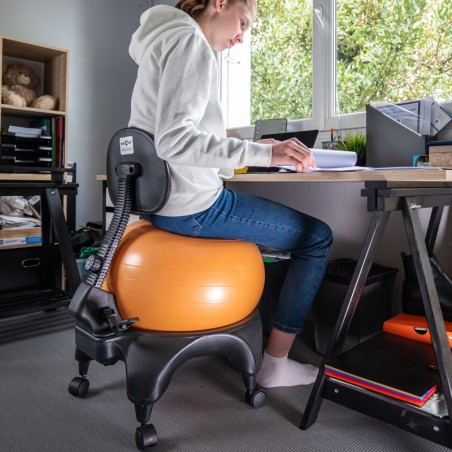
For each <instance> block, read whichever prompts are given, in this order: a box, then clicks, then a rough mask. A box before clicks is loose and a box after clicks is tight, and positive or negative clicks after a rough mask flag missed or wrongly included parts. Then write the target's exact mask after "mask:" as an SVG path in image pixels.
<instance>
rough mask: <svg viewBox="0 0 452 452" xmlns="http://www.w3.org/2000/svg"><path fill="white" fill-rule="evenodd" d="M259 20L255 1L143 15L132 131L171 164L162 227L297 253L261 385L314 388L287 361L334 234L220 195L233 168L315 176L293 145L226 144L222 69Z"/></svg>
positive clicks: (275, 209)
mask: <svg viewBox="0 0 452 452" xmlns="http://www.w3.org/2000/svg"><path fill="white" fill-rule="evenodd" d="M255 16H256V3H255V0H181V1H180V2H179V3H178V4H177V5H176V7H175V8H174V7H170V6H164V5H160V6H155V7H152V8H150V9H148V10H147V11H146V12H145V13H143V15H142V16H141V20H140V27H139V28H138V29H137V31H136V32H135V33H134V34H133V36H132V41H131V44H130V48H129V51H130V55H131V56H132V58H133V59H134V60H135V62H136V63H137V64H138V66H139V68H138V75H137V80H136V83H135V87H134V91H133V95H132V102H131V117H130V122H129V126H131V127H137V128H140V129H143V130H146V131H147V132H149V133H151V134H152V135H153V136H154V139H155V144H156V150H157V153H158V155H159V156H160V157H161V158H162V159H164V160H166V161H167V162H168V163H169V166H170V169H171V178H172V191H171V195H170V197H169V200H168V203H167V204H166V205H165V206H164V207H163V209H162V210H161V211H159V212H158V214H154V215H150V216H148V218H147V219H148V220H149V221H151V222H152V223H153V224H154V225H155V226H156V227H159V228H161V229H165V230H167V231H170V232H174V233H177V234H182V235H187V236H194V237H217V238H233V239H241V240H246V241H249V242H254V243H257V244H259V245H265V246H267V247H271V248H275V249H278V250H284V251H290V252H291V256H292V259H291V264H290V267H289V270H288V272H287V276H286V279H285V282H284V285H283V288H282V291H281V295H280V299H279V302H278V307H277V310H276V313H275V317H274V321H273V328H272V331H271V334H270V337H269V340H268V344H267V347H266V350H265V352H264V357H263V362H262V366H261V369H260V370H259V372H258V374H257V382H258V384H259V385H260V386H262V387H266V388H271V387H277V386H293V385H300V384H309V383H312V382H313V381H314V380H315V377H316V374H317V369H316V368H315V367H313V366H311V365H309V364H301V363H298V362H295V361H292V360H290V359H288V353H289V350H290V348H291V346H292V344H293V342H294V339H295V337H296V335H297V334H298V333H300V332H301V330H302V328H303V324H304V321H305V318H306V315H307V312H308V310H309V307H310V305H311V303H312V300H313V298H314V296H315V294H316V292H317V290H318V288H319V286H320V283H321V281H322V279H323V275H324V272H325V268H326V264H327V259H328V254H329V249H330V246H331V242H332V234H331V230H330V228H329V227H328V226H327V225H326V224H324V223H323V222H321V221H320V220H317V219H315V218H312V217H310V216H308V215H305V214H303V213H301V212H298V211H295V210H293V209H290V208H288V207H286V206H283V205H280V204H277V203H274V202H271V201H268V200H265V199H262V198H258V197H255V196H251V195H248V194H244V193H239V192H234V191H231V190H227V189H224V188H223V181H224V179H227V178H230V177H232V175H233V171H234V169H236V168H243V167H244V166H262V167H268V166H274V165H282V164H284V165H293V166H295V167H296V168H297V170H299V171H302V170H307V169H308V168H310V167H315V160H314V158H313V156H312V153H311V152H310V150H309V149H308V148H306V147H305V146H304V145H303V144H302V143H300V142H299V141H297V140H295V139H291V140H288V141H284V142H276V141H274V140H266V141H263V142H259V143H254V142H250V141H246V140H239V139H235V138H230V137H229V138H228V137H226V130H225V127H224V123H223V117H222V109H221V104H220V94H219V80H218V72H217V60H216V57H215V53H214V51H219V52H220V51H223V50H225V49H227V48H230V47H232V46H233V45H235V44H237V43H241V42H243V35H244V33H245V31H246V30H248V28H249V27H250V26H251V24H252V23H253V21H254V19H255Z"/></svg>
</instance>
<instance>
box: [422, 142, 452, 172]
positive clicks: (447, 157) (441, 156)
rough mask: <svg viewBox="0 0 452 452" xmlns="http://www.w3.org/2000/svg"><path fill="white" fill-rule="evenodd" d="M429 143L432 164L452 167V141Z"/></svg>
mask: <svg viewBox="0 0 452 452" xmlns="http://www.w3.org/2000/svg"><path fill="white" fill-rule="evenodd" d="M428 144H429V148H428V149H429V150H428V154H429V162H430V166H439V167H442V168H452V142H441V141H437V142H435V141H433V142H432V141H431V142H429V143H428Z"/></svg>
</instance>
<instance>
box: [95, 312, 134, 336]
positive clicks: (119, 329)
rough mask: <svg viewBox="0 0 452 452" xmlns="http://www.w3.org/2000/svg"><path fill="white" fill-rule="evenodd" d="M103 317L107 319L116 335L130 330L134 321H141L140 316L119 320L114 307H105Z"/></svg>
mask: <svg viewBox="0 0 452 452" xmlns="http://www.w3.org/2000/svg"><path fill="white" fill-rule="evenodd" d="M102 317H103V318H104V319H105V320H106V321H107V324H108V327H109V328H110V330H112V331H114V333H115V335H117V334H121V333H123V332H124V331H126V330H128V329H129V328H130V327H131V326H132V325H133V324H134V323H136V322H139V321H140V319H139V317H132V318H130V319H126V320H122V321H121V322H118V319H117V316H116V312H115V311H114V309H112V308H105V309H103V310H102Z"/></svg>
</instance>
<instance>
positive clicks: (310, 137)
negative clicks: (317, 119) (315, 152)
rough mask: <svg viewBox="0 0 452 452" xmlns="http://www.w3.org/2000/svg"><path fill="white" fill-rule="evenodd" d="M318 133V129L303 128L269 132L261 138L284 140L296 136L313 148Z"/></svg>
mask: <svg viewBox="0 0 452 452" xmlns="http://www.w3.org/2000/svg"><path fill="white" fill-rule="evenodd" d="M318 134H319V131H318V130H303V131H298V132H284V133H269V134H267V135H262V137H261V138H260V139H265V138H273V139H275V140H278V141H284V140H288V139H289V138H294V137H295V138H297V139H298V140H300V141H301V142H302V143H303V144H304V145H305V146H306V147H308V148H313V147H314V144H315V140H316V139H317V135H318Z"/></svg>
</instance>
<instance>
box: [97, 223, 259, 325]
mask: <svg viewBox="0 0 452 452" xmlns="http://www.w3.org/2000/svg"><path fill="white" fill-rule="evenodd" d="M263 286H264V265H263V262H262V257H261V255H260V252H259V250H258V249H257V246H256V245H255V244H253V243H248V242H243V241H240V240H226V239H205V238H193V237H185V236H182V235H176V234H172V233H169V232H166V231H162V230H161V229H158V228H156V227H154V226H152V225H151V224H150V223H149V222H147V221H144V220H139V221H136V222H135V223H132V224H131V225H129V226H128V227H127V229H126V231H125V233H124V236H123V238H122V240H121V243H120V244H119V247H118V249H117V251H116V254H115V256H114V258H113V261H112V264H111V266H110V269H109V272H108V274H107V277H106V280H105V283H104V286H103V288H104V289H105V290H108V291H109V292H112V293H114V294H115V297H116V303H117V305H118V309H119V312H120V314H121V317H122V318H124V319H128V318H131V317H139V318H140V321H139V322H137V323H135V324H134V327H136V328H140V329H146V330H158V331H172V332H184V331H199V330H208V329H212V328H219V327H222V326H226V325H230V324H232V323H235V322H238V321H240V320H242V319H244V318H245V317H246V316H247V315H248V314H250V313H251V312H252V311H253V310H254V309H255V307H256V306H257V303H258V302H259V299H260V296H261V294H262V290H263Z"/></svg>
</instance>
